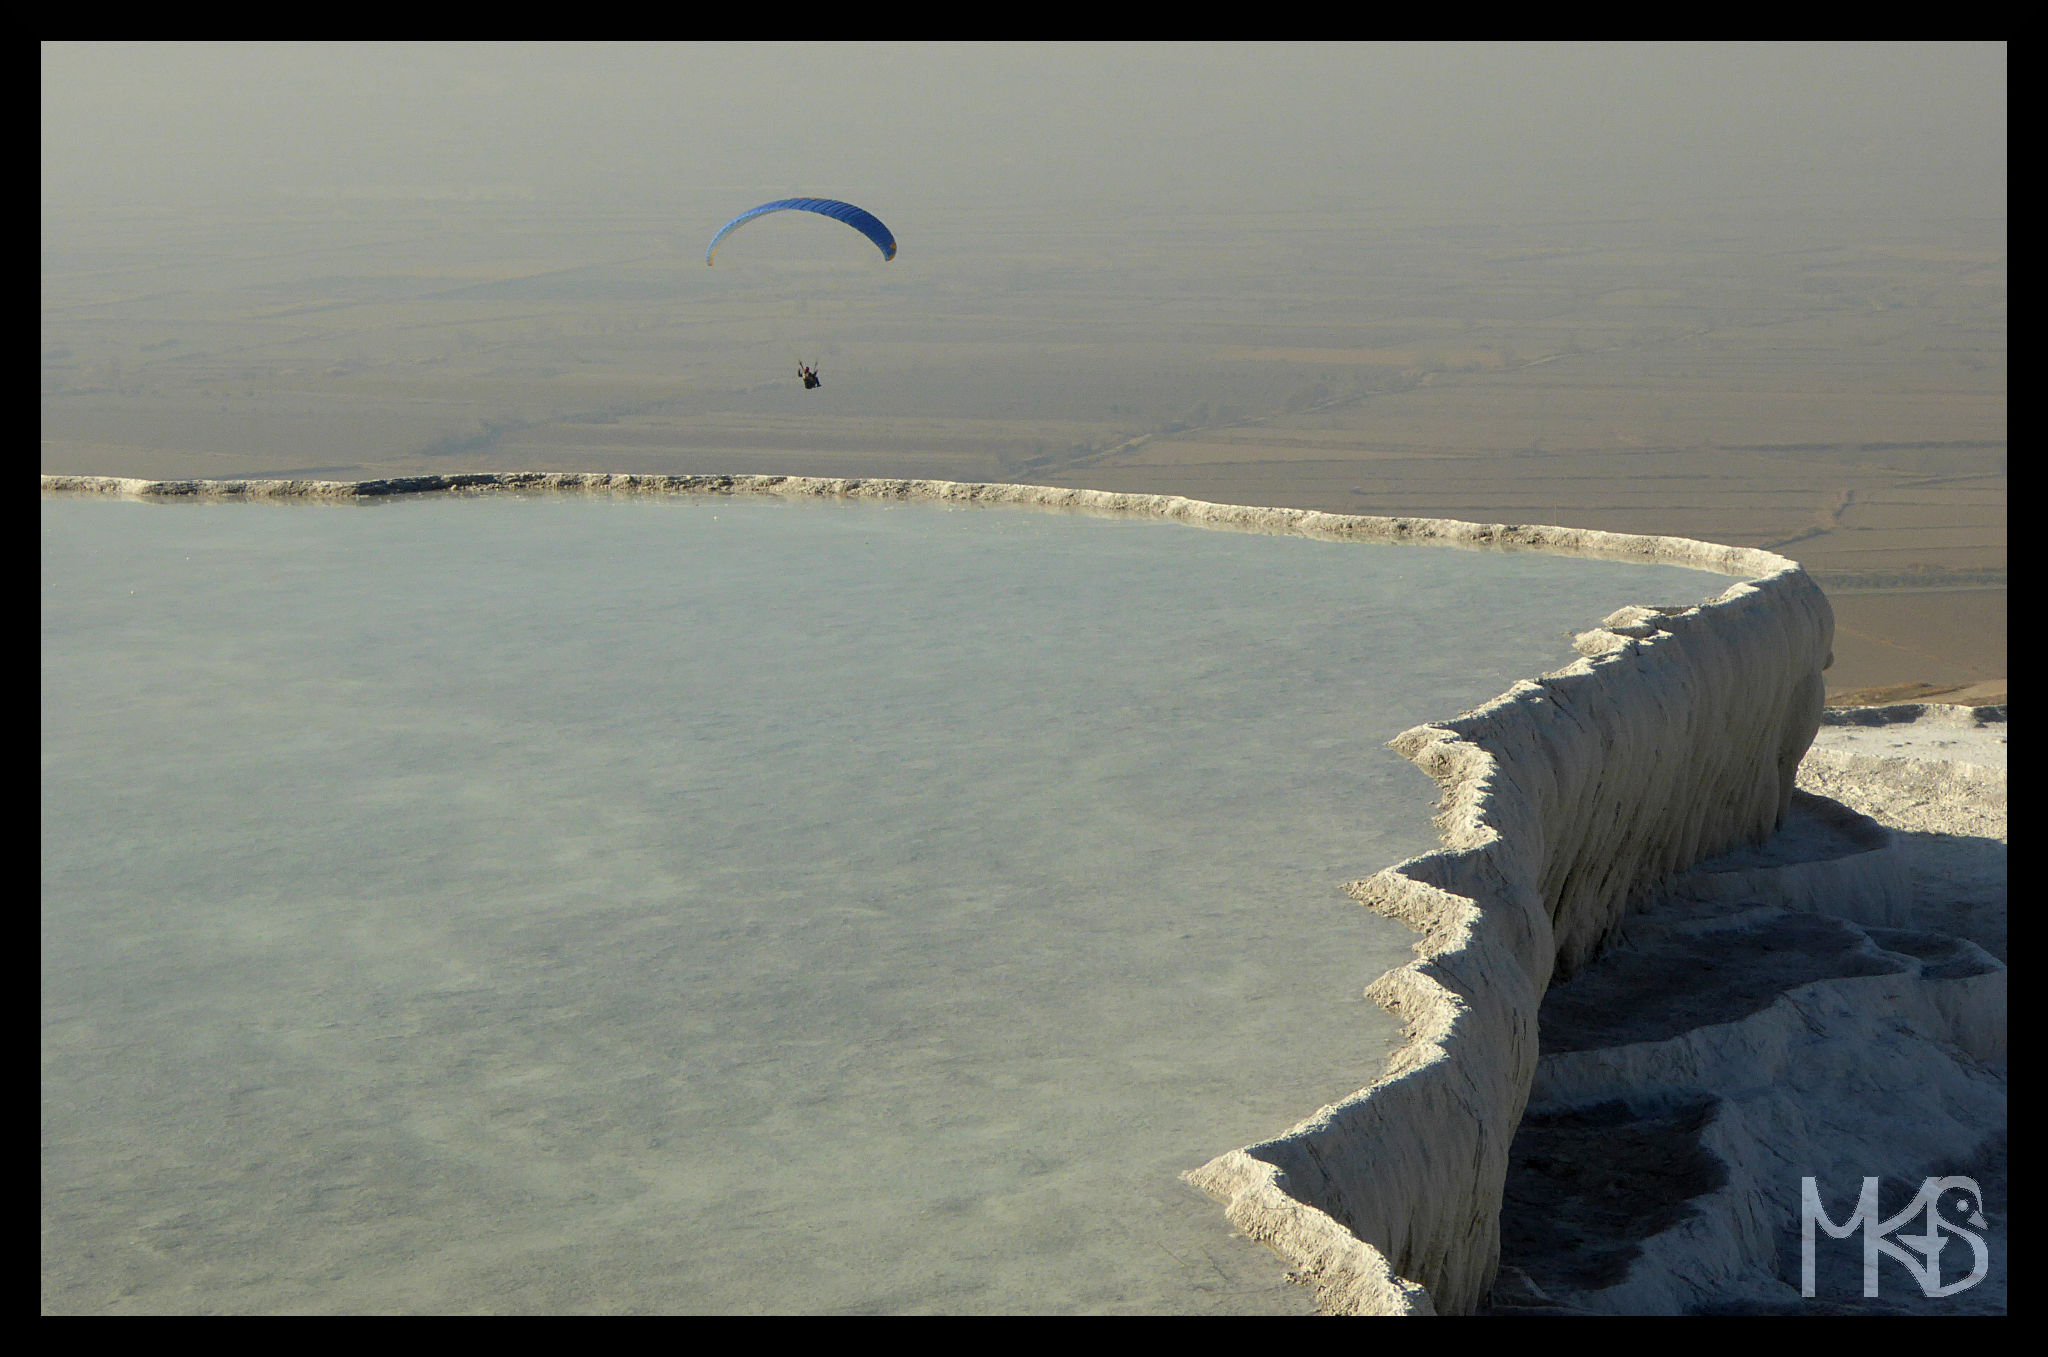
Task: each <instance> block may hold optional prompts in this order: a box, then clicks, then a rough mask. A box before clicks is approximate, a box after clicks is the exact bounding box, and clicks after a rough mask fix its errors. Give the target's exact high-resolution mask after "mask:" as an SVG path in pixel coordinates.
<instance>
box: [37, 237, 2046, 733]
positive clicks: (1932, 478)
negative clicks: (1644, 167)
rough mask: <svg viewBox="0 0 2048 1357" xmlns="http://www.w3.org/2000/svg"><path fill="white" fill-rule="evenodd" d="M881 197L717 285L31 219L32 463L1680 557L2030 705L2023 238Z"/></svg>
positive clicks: (585, 267)
mask: <svg viewBox="0 0 2048 1357" xmlns="http://www.w3.org/2000/svg"><path fill="white" fill-rule="evenodd" d="M738 205H739V206H744V205H746V204H745V203H739V204H738ZM875 206H876V208H877V210H878V211H880V213H881V215H882V216H883V217H884V218H885V219H886V220H889V221H890V222H891V224H892V225H893V226H894V227H895V229H896V231H897V234H898V237H899V241H900V243H901V247H902V252H901V254H900V255H899V257H898V258H897V259H896V261H895V262H894V263H891V264H883V263H882V262H881V261H880V259H879V257H878V256H877V255H876V254H875V253H874V251H873V250H872V247H870V246H869V245H868V244H867V243H866V242H865V241H863V240H861V239H859V238H858V237H857V236H854V235H853V234H852V233H851V232H847V231H844V229H843V228H840V227H838V226H837V225H836V224H833V223H827V222H824V221H822V219H815V218H802V217H799V216H797V215H795V214H789V215H785V216H782V217H770V218H763V219H761V220H760V221H759V222H757V223H755V224H754V225H752V226H750V227H749V228H747V229H746V231H744V232H743V233H741V234H739V235H736V236H735V237H734V238H733V240H732V241H730V242H728V244H727V246H726V248H725V249H724V250H722V251H721V253H720V256H719V260H718V265H717V267H716V268H712V269H707V268H706V267H705V265H704V262H703V256H702V248H703V242H704V241H705V240H706V239H708V237H709V235H710V234H711V232H712V231H713V230H714V229H715V228H716V227H717V225H718V224H719V223H720V222H722V221H723V220H724V219H725V217H726V216H729V215H730V214H731V209H733V207H734V204H733V203H731V202H727V201H726V200H725V199H724V198H720V199H718V200H717V201H716V202H713V201H710V200H709V199H707V200H706V201H704V202H693V203H688V204H683V205H679V206H676V207H674V208H672V209H670V210H667V211H664V212H660V213H656V212H653V211H649V210H645V209H639V210H633V211H624V210H619V211H605V210H601V209H597V208H591V209H576V208H571V207H566V206H560V205H550V204H548V203H544V202H538V201H491V200H483V201H466V200H462V199H460V198H447V199H438V200H437V199H432V198H425V197H416V198H410V199H408V198H381V199H380V198H373V197H358V198H353V199H346V198H337V199H332V200H320V199H297V200H288V199H280V200H279V201H278V202H277V203H276V204H275V205H274V206H273V207H271V208H268V209H261V210H256V209H238V210H234V211H228V210H220V211H213V212H208V211H202V210H183V211H177V212H173V211H168V210H167V211H164V212H159V213H154V214H143V213H139V212H138V213H134V214H130V215H126V216H124V215H122V214H119V213H115V214H107V213H98V214H91V215H87V214H83V213H79V214H69V215H67V214H66V213H65V212H62V211H57V210H53V209H51V208H50V207H49V206H48V205H47V204H46V206H45V210H44V213H43V218H42V228H43V238H42V260H41V284H42V295H41V411H42V447H41V455H40V460H41V469H42V470H43V471H44V472H66V473H78V474H98V475H117V476H141V477H150V478H181V477H310V478H322V479H355V478H364V477H376V476H392V475H406V474H417V473H422V472H452V471H469V470H518V469H544V470H603V471H616V472H671V473H673V472H781V473H791V474H813V475H832V476H876V477H894V476H911V477H930V478H937V479H947V480H969V481H1022V482H1031V483H1038V484H1051V485H1067V486H1087V487H1094V488H1100V489H1109V490H1132V491H1150V492H1163V493H1176V494H1183V495H1188V496H1191V497H1194V498H1198V499H1206V500H1215V501H1223V502H1231V503H1249V504H1275V505H1289V506H1297V507H1306V508H1320V509H1328V510H1333V511H1338V512H1346V513H1362V514H1391V515H1416V516H1438V517H1449V518H1461V519H1471V520H1477V521H1482V522H1510V523H1557V524H1563V525H1568V526H1577V527H1593V528H1603V529H1609V530H1614V531H1623V532H1642V533H1668V534H1675V535H1681V536H1687V537H1697V538H1704V539H1708V540H1712V541H1719V542H1727V543H1732V544H1737V545H1742V546H1757V547H1767V548H1770V549H1772V550H1776V551H1779V552H1782V553H1784V554H1786V555H1789V556H1792V557H1794V558H1795V559H1798V560H1800V561H1801V562H1803V563H1804V564H1806V565H1807V567H1808V568H1809V569H1811V570H1812V571H1813V572H1814V574H1815V576H1816V577H1817V578H1818V579H1819V581H1820V582H1821V584H1822V585H1823V587H1824V588H1825V589H1826V590H1827V591H1828V593H1829V595H1830V597H1831V599H1832V600H1833V601H1834V603H1835V607H1836V612H1837V620H1838V636H1837V645H1836V663H1835V666H1834V668H1833V669H1832V670H1831V671H1830V672H1829V675H1828V682H1829V695H1830V700H1832V701H1836V702H1858V701H1875V700H1885V699H1894V700H1896V699H1902V698H1908V697H1912V698H1920V697H1930V696H1943V697H1945V700H1949V701H1974V702H1983V701H2003V700H2004V698H2005V680H2006V653H2005V647H2006V642H2005V632H2006V494H2007V481H2006V475H2007V472H2006V455H2007V430H2006V424H2007V419H2006V401H2007V376H2006V362H2007V360H2006V292H2007V262H2006V261H2007V256H2006V245H2005V227H2004V221H2003V218H2002V217H2000V218H1998V219H1997V220H1995V221H1993V220H1984V221H1981V222H1973V221H1970V220H1967V219H1950V220H1947V221H1945V222H1942V223H1938V224H1929V223H1916V222H1905V221H1887V220H1883V219H1879V218H1863V219H1855V220H1853V221H1852V220H1850V219H1847V218H1844V217H1843V216H1841V215H1840V214H1839V213H1832V214H1831V213H1822V212H1820V211H1818V210H1816V211H1815V212H1814V213H1812V214H1810V215H1804V216H1803V215H1801V213H1800V211H1799V210H1798V209H1797V208H1796V207H1787V206H1785V205H1783V204H1776V205H1773V206H1772V207H1770V208H1769V210H1764V209H1762V208H1759V207H1758V206H1757V205H1755V204H1742V203H1730V202H1725V201H1715V200H1709V199H1706V198H1704V197H1703V198H1702V201H1700V202H1699V203H1698V204H1696V205H1695V206H1694V208H1692V209H1688V210H1686V211H1683V212H1679V211H1674V210H1672V209H1670V208H1668V207H1666V208H1660V209H1655V210H1651V209H1644V210H1642V211H1639V212H1631V211H1628V210H1626V209H1625V208H1602V209H1598V210H1593V209H1589V210H1588V211H1586V212H1584V213H1578V214H1574V213H1571V212H1567V211H1562V210H1552V211H1549V212H1547V213H1545V212H1537V211H1533V210H1532V211H1529V212H1517V211H1512V210H1503V211H1501V212H1498V213H1488V214H1479V213H1475V212H1473V211H1471V210H1469V209H1466V210H1458V211H1453V210H1449V209H1445V210H1441V211H1429V210H1425V209H1421V208H1416V207H1412V206H1410V207H1404V208H1400V209H1393V208H1389V209H1386V210H1372V209H1360V208H1359V207H1358V206H1357V204H1356V203H1355V202H1348V203H1346V204H1344V205H1343V206H1342V208H1341V210H1340V209H1339V206H1337V205H1335V204H1333V205H1332V206H1331V207H1330V208H1329V210H1327V211H1324V210H1320V209H1315V208H1308V209H1303V210H1290V211H1288V212H1286V213H1284V214H1281V213H1273V214H1260V213H1253V212H1227V211H1221V210H1219V211H1215V212H1211V213H1207V214H1203V213H1187V212H1166V211H1161V212H1160V213H1158V214H1156V215H1151V216H1135V217H1126V218H1120V219H1114V220H1112V219H1108V218H1099V219H1098V218H1089V217H1087V216H1085V215H1082V216H1076V215H1074V214H1072V213H1066V214H1056V213H1053V212H1052V211H1050V210H1042V211H1037V212H1034V211H1033V210H1031V209H1029V208H1023V209H1019V210H1018V211H1016V212H1015V213H1013V214H1011V215H1009V216H1007V217H991V215H990V214H989V213H987V212H986V211H985V210H984V211H978V212H977V213H975V214H974V215H972V216H971V217H970V216H968V215H965V214H962V215H959V216H957V217H949V216H948V215H947V211H946V209H945V208H944V207H943V206H942V205H930V204H915V203H886V204H875ZM992 222H999V223H1000V224H999V225H992ZM142 239H148V240H149V241H151V242H152V243H151V246H150V248H149V249H148V250H147V251H146V252H145V251H144V250H142V249H140V248H138V247H137V246H136V245H135V242H136V241H138V240H142ZM798 359H804V360H808V361H815V362H818V363H819V364H820V365H821V368H822V371H823V375H824V378H825V385H824V387H823V388H822V389H820V390H818V391H814V392H805V391H803V390H802V389H801V388H800V387H799V386H798V384H797V382H796V381H795V378H794V375H793V373H794V367H795V363H796V361H797V360H798Z"/></svg>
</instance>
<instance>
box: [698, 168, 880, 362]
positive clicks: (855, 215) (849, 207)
mask: <svg viewBox="0 0 2048 1357" xmlns="http://www.w3.org/2000/svg"><path fill="white" fill-rule="evenodd" d="M770 212H814V213H816V214H817V215H818V216H821V217H830V218H831V219H832V220H834V221H838V222H844V223H845V224H846V225H848V226H851V227H852V228H853V229H854V230H856V231H858V232H860V233H861V234H862V235H864V236H866V237H867V238H868V239H869V240H870V241H873V242H874V246H875V248H876V249H878V250H880V251H881V252H882V262H883V263H888V262H889V261H890V260H892V259H894V258H895V257H896V235H895V233H894V232H892V231H891V230H890V229H889V228H888V227H886V226H884V225H883V224H882V220H881V218H879V217H877V216H876V215H875V214H874V213H872V212H870V211H868V210H867V209H866V208H861V207H855V206H854V205H853V204H852V203H842V202H840V201H839V200H838V199H837V198H778V199H776V200H775V201H774V202H772V203H762V204H761V205H760V206H759V207H753V208H748V209H747V210H746V211H745V212H742V213H740V214H739V215H738V216H737V217H734V218H733V219H732V220H731V221H729V222H727V223H726V224H725V225H723V226H721V227H719V228H718V234H716V235H714V236H712V237H711V243H710V244H709V245H707V246H705V247H704V264H705V267H707V268H708V267H710V265H711V261H712V258H713V257H714V256H715V255H717V253H718V247H719V245H720V244H721V243H723V242H724V240H725V238H726V237H727V236H729V235H731V234H732V233H733V232H734V231H737V230H738V229H739V228H740V227H742V226H744V225H746V224H747V223H748V222H750V221H752V220H753V219H754V218H756V217H765V216H767V215H768V214H769V213H770ZM796 375H797V380H798V381H801V382H802V383H803V384H804V390H806V391H815V390H817V389H818V388H819V387H820V386H823V385H824V383H823V382H821V381H820V380H818V365H817V364H816V363H805V362H804V361H803V360H802V359H799V360H797V365H796Z"/></svg>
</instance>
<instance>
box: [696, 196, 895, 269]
mask: <svg viewBox="0 0 2048 1357" xmlns="http://www.w3.org/2000/svg"><path fill="white" fill-rule="evenodd" d="M770 212H815V213H817V214H818V215H819V216H821V217H830V218H832V219H833V220H834V221H843V222H845V223H846V224H847V225H848V226H851V227H852V228H853V229H854V230H856V231H858V232H860V233H861V234H862V235H864V236H866V237H867V238H868V239H869V240H872V241H874V242H875V248H876V249H879V250H880V251H881V252H882V258H883V259H885V260H887V259H894V258H895V257H896V236H895V234H894V233H893V232H891V231H890V230H889V228H888V227H886V226H884V225H882V221H881V218H879V217H877V216H876V215H875V214H874V213H872V212H869V211H867V210H866V209H865V208H859V207H855V206H854V205H853V204H852V203H842V202H840V201H839V200H838V199H837V198H778V199H777V200H775V201H774V202H772V203H762V204H761V205H760V206H759V207H754V208H749V209H747V210H746V211H745V212H742V213H740V214H739V215H738V216H737V217H734V218H733V219H732V220H731V221H729V222H727V223H726V224H725V225H723V226H721V227H719V228H718V234H717V235H715V236H713V237H711V244H710V245H709V246H707V247H706V248H705V250H704V263H705V264H706V265H707V266H708V265H709V264H710V263H711V256H712V255H714V254H716V253H718V243H719V242H720V241H722V240H724V239H725V238H726V237H727V236H729V235H731V234H732V233H733V232H734V231H736V230H738V229H739V228H740V227H742V226H744V225H746V224H747V223H748V222H750V221H752V220H753V219H754V218H756V217H761V216H766V215H767V214H768V213H770Z"/></svg>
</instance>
